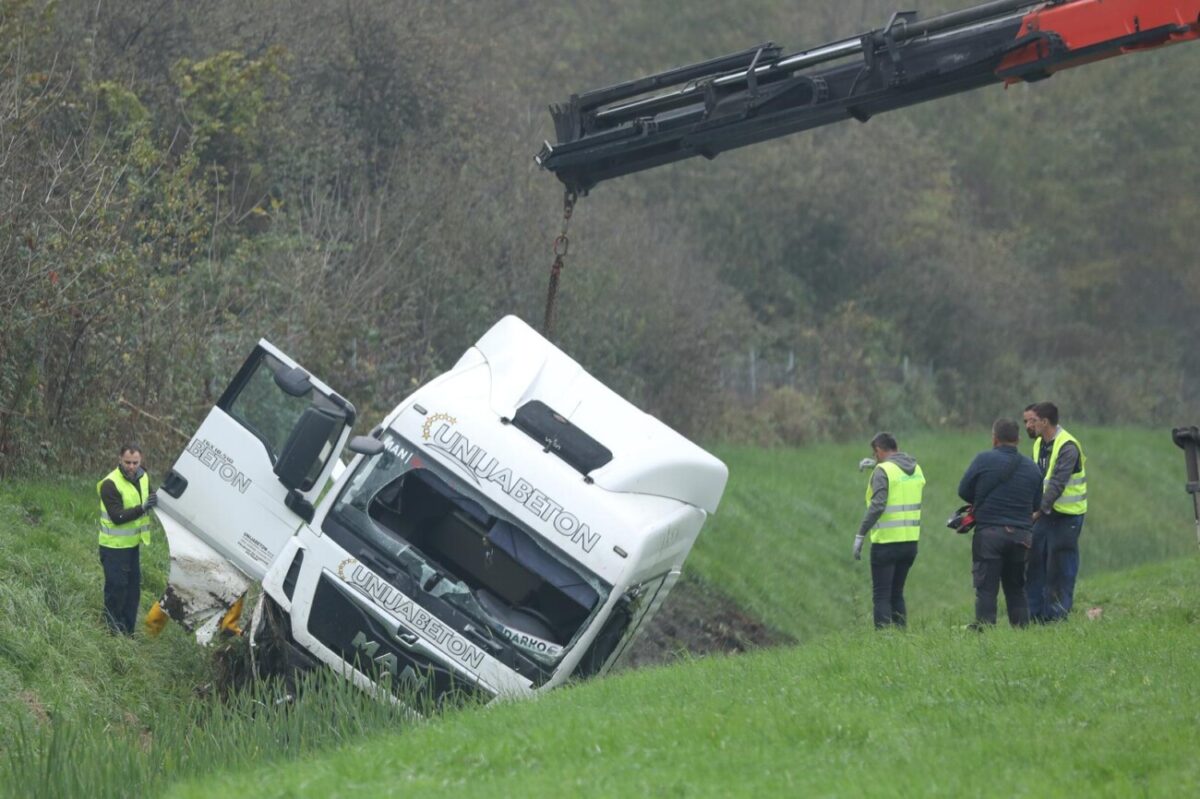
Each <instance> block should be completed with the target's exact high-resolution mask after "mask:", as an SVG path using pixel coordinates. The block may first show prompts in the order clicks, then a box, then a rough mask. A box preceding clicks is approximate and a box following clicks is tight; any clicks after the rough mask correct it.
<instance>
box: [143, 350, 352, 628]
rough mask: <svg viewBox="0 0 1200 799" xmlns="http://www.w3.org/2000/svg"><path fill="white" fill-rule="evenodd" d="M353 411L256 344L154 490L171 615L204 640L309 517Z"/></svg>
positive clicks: (289, 361) (281, 356) (166, 607)
mask: <svg viewBox="0 0 1200 799" xmlns="http://www.w3.org/2000/svg"><path fill="white" fill-rule="evenodd" d="M354 417H355V411H354V406H352V405H351V404H350V403H349V402H347V401H346V400H345V399H343V398H342V397H340V396H339V395H338V394H337V393H336V392H334V391H333V389H331V388H329V387H328V386H326V385H325V384H324V383H322V382H321V381H319V380H317V379H315V378H314V377H312V376H311V375H310V374H309V373H308V372H307V371H305V370H304V369H303V368H301V367H300V365H299V364H297V363H296V362H295V361H293V360H292V359H291V358H289V357H288V356H287V355H285V354H284V353H283V352H281V351H280V350H278V349H277V348H275V347H274V346H272V345H271V344H269V343H268V342H266V341H259V343H258V345H257V346H256V347H255V348H254V351H253V352H252V353H251V354H250V357H249V358H248V359H247V360H246V362H245V363H244V364H242V367H241V368H240V369H239V370H238V372H237V374H236V375H235V376H234V378H233V381H232V382H231V383H230V384H229V386H228V387H227V388H226V389H225V392H224V393H223V394H222V395H221V399H220V400H219V401H218V402H217V404H216V405H215V406H214V407H213V408H212V410H211V411H210V412H209V414H208V417H207V418H206V419H205V420H204V422H203V424H201V425H200V428H199V429H198V430H197V431H196V432H195V434H194V435H193V436H192V440H191V441H190V442H189V443H188V445H187V448H186V449H185V450H184V451H183V453H182V454H181V455H180V456H179V458H178V460H176V462H175V465H174V466H173V467H172V469H171V470H170V471H169V472H168V473H167V476H166V479H165V480H164V481H163V484H162V486H161V490H160V492H159V506H158V511H159V513H158V515H159V519H160V520H161V521H162V524H163V528H164V529H165V531H166V534H167V540H168V545H169V546H170V551H171V574H170V579H169V583H168V586H167V592H166V595H165V596H164V598H163V602H162V606H163V609H164V610H165V611H166V612H167V613H168V615H170V616H171V618H173V619H175V620H176V621H178V622H180V623H182V624H183V625H184V626H185V627H187V628H188V629H196V628H199V629H198V631H197V635H198V637H201V638H202V639H205V640H206V639H207V638H209V637H211V635H212V632H213V631H215V627H216V622H217V621H218V620H219V614H221V613H223V612H225V611H227V610H228V609H229V608H230V607H231V606H232V605H233V603H234V602H236V601H237V599H238V597H240V596H241V595H242V594H244V593H245V592H246V590H247V589H248V588H249V587H250V585H252V584H253V583H256V582H258V581H259V580H260V579H261V578H262V576H263V575H264V574H265V573H266V570H267V568H268V567H269V566H270V565H271V563H272V562H273V561H274V559H275V557H276V555H277V554H278V553H279V551H280V549H282V547H283V545H284V543H285V542H286V541H287V540H288V539H289V538H291V536H292V535H294V534H295V532H296V530H297V529H298V528H299V527H300V526H301V525H302V524H304V523H306V522H308V521H311V520H312V515H313V504H314V502H315V501H316V499H317V497H318V496H319V495H320V493H321V491H322V490H324V488H325V485H326V483H327V481H328V480H329V478H330V476H331V474H332V473H333V470H334V468H335V467H336V465H337V463H338V455H339V453H340V452H341V450H342V447H343V445H344V444H345V443H346V439H347V437H348V436H349V433H350V428H351V426H352V425H353V424H354ZM205 622H209V623H208V624H206V623H205Z"/></svg>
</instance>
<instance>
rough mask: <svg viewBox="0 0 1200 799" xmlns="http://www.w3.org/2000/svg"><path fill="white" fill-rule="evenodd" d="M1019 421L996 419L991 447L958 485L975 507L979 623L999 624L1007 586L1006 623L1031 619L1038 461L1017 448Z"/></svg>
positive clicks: (1039, 497)
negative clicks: (1029, 566) (1028, 593)
mask: <svg viewBox="0 0 1200 799" xmlns="http://www.w3.org/2000/svg"><path fill="white" fill-rule="evenodd" d="M1019 435H1020V432H1019V428H1018V427H1017V423H1016V422H1014V421H1012V420H1009V419H997V420H996V422H995V423H994V424H993V425H992V448H991V449H990V450H987V451H986V452H981V453H979V454H978V455H976V456H975V460H973V461H971V465H970V466H968V467H967V471H966V473H965V474H964V475H963V476H962V480H960V481H959V484H958V495H959V496H960V497H962V498H963V500H964V501H966V502H969V503H971V504H972V505H974V507H975V519H976V522H975V536H974V539H973V540H972V541H971V560H972V566H971V573H972V575H973V576H974V578H975V626H976V628H979V627H981V626H983V625H991V624H995V623H996V595H997V593H998V592H999V587H1000V585H1001V584H1003V586H1004V601H1005V604H1006V605H1007V606H1008V621H1009V623H1010V624H1012V626H1014V627H1024V626H1025V625H1027V624H1028V623H1029V603H1028V601H1027V599H1026V597H1025V562H1026V560H1027V559H1028V557H1029V547H1030V544H1031V543H1032V540H1033V532H1032V520H1031V516H1032V514H1033V512H1034V511H1036V510H1037V509H1038V506H1039V505H1040V503H1041V501H1042V474H1041V472H1040V471H1038V467H1037V464H1035V463H1034V462H1033V461H1032V460H1030V459H1029V458H1027V457H1025V456H1024V455H1022V454H1021V453H1019V452H1017V439H1018V437H1019Z"/></svg>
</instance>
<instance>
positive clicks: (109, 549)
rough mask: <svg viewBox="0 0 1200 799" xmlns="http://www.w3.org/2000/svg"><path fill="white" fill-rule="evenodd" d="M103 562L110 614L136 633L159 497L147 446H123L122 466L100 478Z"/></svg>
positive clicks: (114, 625) (116, 627) (115, 627)
mask: <svg viewBox="0 0 1200 799" xmlns="http://www.w3.org/2000/svg"><path fill="white" fill-rule="evenodd" d="M96 493H97V494H98V495H99V497H100V565H101V566H103V567H104V618H105V621H106V622H107V623H108V627H109V629H110V630H111V631H112V632H114V633H123V634H125V635H132V634H133V628H134V625H135V624H136V623H137V615H138V600H139V598H140V595H141V590H142V567H141V555H140V549H141V544H143V543H144V544H149V543H150V517H149V516H148V515H147V514H148V513H149V511H150V509H151V508H153V507H154V506H155V505H156V504H158V496H157V495H156V493H155V492H153V491H151V490H150V476H149V475H147V474H146V470H145V469H143V468H142V451H141V449H140V448H138V447H137V446H136V445H134V444H124V445H122V446H121V453H120V458H119V460H118V462H117V468H115V469H113V470H112V471H111V472H110V473H109V474H108V475H106V476H105V477H104V479H103V480H101V481H100V482H99V483H96Z"/></svg>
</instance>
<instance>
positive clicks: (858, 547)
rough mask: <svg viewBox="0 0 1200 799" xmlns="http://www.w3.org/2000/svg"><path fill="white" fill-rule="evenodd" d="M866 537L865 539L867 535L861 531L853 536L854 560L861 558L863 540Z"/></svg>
mask: <svg viewBox="0 0 1200 799" xmlns="http://www.w3.org/2000/svg"><path fill="white" fill-rule="evenodd" d="M866 539H867V537H866V536H865V535H863V534H862V533H859V534H858V535H856V536H854V559H855V560H862V548H863V541H865V540H866Z"/></svg>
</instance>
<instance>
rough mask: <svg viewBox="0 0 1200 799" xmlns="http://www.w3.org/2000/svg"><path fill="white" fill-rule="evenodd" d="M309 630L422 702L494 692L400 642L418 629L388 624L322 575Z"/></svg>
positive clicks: (408, 698)
mask: <svg viewBox="0 0 1200 799" xmlns="http://www.w3.org/2000/svg"><path fill="white" fill-rule="evenodd" d="M308 631H309V632H310V633H311V634H312V635H313V636H315V637H316V639H317V640H318V641H320V642H321V643H322V644H324V645H325V646H327V647H329V648H330V649H332V650H333V651H334V652H337V653H338V654H339V655H340V656H341V657H342V658H343V659H344V660H345V661H346V662H347V663H350V664H351V665H353V666H354V668H355V669H357V670H358V671H360V672H362V673H363V674H365V675H366V676H367V677H369V678H371V679H372V680H374V681H375V682H377V683H378V684H380V685H386V686H387V687H388V688H389V690H391V692H392V693H393V694H394V695H395V696H397V697H398V698H400V699H402V700H404V701H405V703H406V704H412V705H414V706H417V707H422V706H426V705H427V704H439V705H440V704H442V703H443V702H445V701H447V700H448V699H451V698H453V699H458V700H461V699H464V698H470V697H485V698H486V697H490V696H491V694H490V692H488V691H486V690H484V689H483V688H482V687H481V686H479V685H476V684H475V683H472V682H470V681H468V680H465V679H463V678H462V677H460V676H458V675H456V674H455V673H454V672H452V671H451V670H449V669H448V668H446V667H445V666H444V665H442V664H441V663H438V662H437V661H435V660H432V659H430V658H428V657H426V656H424V655H423V654H421V653H419V652H414V651H411V650H410V649H408V648H406V647H404V646H403V645H401V643H400V640H401V639H400V636H404V637H405V638H406V639H409V640H413V639H415V633H413V632H412V631H410V630H407V629H406V628H403V627H400V626H397V625H385V624H384V623H383V622H380V621H379V620H378V619H376V618H375V617H374V616H372V615H371V614H370V613H368V612H367V610H366V609H365V608H364V607H363V606H362V605H361V604H360V603H359V602H358V601H357V600H356V599H355V598H354V597H353V596H352V595H351V594H349V593H348V592H347V591H346V589H344V588H342V587H341V586H339V585H338V584H337V583H335V582H334V581H333V580H331V579H329V578H328V577H326V576H324V575H322V576H321V579H320V581H319V583H318V584H317V591H316V594H315V595H314V597H313V604H312V611H311V612H310V614H309V617H308Z"/></svg>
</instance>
